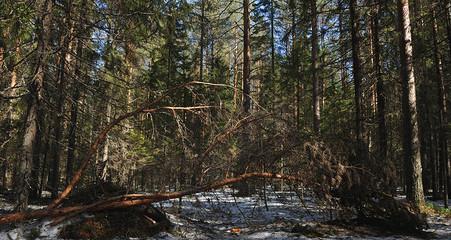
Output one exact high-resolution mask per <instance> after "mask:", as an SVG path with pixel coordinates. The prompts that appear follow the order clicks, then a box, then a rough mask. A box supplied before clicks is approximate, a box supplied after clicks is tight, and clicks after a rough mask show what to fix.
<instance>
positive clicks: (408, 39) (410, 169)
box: [398, 0, 424, 205]
mask: <svg viewBox="0 0 451 240" xmlns="http://www.w3.org/2000/svg"><path fill="white" fill-rule="evenodd" d="M398 17H399V23H400V31H401V34H400V54H401V79H402V112H403V126H404V134H403V148H404V149H403V150H404V174H405V179H406V190H407V191H406V195H407V199H408V200H410V201H412V202H413V203H414V204H416V205H421V204H423V203H424V194H423V183H422V175H421V172H422V169H421V155H420V141H419V137H418V135H419V134H418V115H417V106H416V90H415V75H414V67H413V63H412V59H413V51H412V35H411V26H410V16H409V1H408V0H398Z"/></svg>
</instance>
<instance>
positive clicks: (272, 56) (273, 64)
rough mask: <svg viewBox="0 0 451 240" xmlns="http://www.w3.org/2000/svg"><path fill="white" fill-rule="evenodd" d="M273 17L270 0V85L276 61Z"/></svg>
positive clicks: (273, 9) (273, 12)
mask: <svg viewBox="0 0 451 240" xmlns="http://www.w3.org/2000/svg"><path fill="white" fill-rule="evenodd" d="M274 15H275V7H274V0H271V12H270V16H269V17H270V24H271V84H274V78H275V74H276V67H275V59H276V56H275V55H276V50H275V40H274Z"/></svg>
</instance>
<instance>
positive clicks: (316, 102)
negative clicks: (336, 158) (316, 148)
mask: <svg viewBox="0 0 451 240" xmlns="http://www.w3.org/2000/svg"><path fill="white" fill-rule="evenodd" d="M310 7H311V11H312V66H311V69H312V70H311V71H312V80H313V92H312V98H313V100H312V102H313V132H314V133H315V134H316V135H319V134H320V119H321V112H320V96H319V80H318V76H317V70H318V51H319V45H318V15H317V9H316V0H311V2H310Z"/></svg>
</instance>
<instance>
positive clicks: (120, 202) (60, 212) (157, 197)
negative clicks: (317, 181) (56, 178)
mask: <svg viewBox="0 0 451 240" xmlns="http://www.w3.org/2000/svg"><path fill="white" fill-rule="evenodd" d="M256 178H272V179H283V180H288V181H293V182H300V181H301V179H300V178H299V177H296V176H288V175H281V174H275V173H256V172H254V173H246V174H243V175H240V176H237V177H234V178H226V179H223V180H219V181H216V182H213V183H210V184H206V185H203V186H200V187H196V188H192V189H188V190H185V191H178V192H167V193H155V194H127V195H122V196H117V197H112V198H108V199H104V200H101V201H97V202H94V203H92V204H89V205H82V206H70V207H62V208H45V209H41V210H33V211H30V212H18V213H11V214H6V215H3V216H0V224H7V223H15V222H23V221H27V220H31V219H41V218H47V217H51V218H58V219H57V220H56V223H58V222H61V221H63V220H66V219H67V218H70V217H74V216H76V215H78V214H81V213H85V212H98V211H105V210H111V209H119V208H127V207H132V206H139V205H148V204H151V203H155V202H161V201H165V200H170V199H177V198H180V197H183V196H187V195H192V194H195V193H200V192H206V191H210V190H213V189H218V188H221V187H224V186H227V185H230V184H234V183H238V182H243V181H247V180H249V179H256Z"/></svg>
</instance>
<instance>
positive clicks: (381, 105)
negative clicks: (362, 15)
mask: <svg viewBox="0 0 451 240" xmlns="http://www.w3.org/2000/svg"><path fill="white" fill-rule="evenodd" d="M373 4H374V10H373V15H372V19H371V23H372V32H373V35H372V37H373V38H372V39H371V41H372V42H373V44H372V46H373V58H374V59H373V69H374V75H375V78H376V95H377V128H378V153H379V159H380V161H382V162H383V163H382V164H383V165H385V166H387V165H388V163H387V160H388V159H387V149H388V146H387V124H386V120H385V89H384V80H383V78H382V73H381V60H380V42H379V18H380V16H381V5H380V4H381V2H380V0H375V1H374V2H373Z"/></svg>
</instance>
